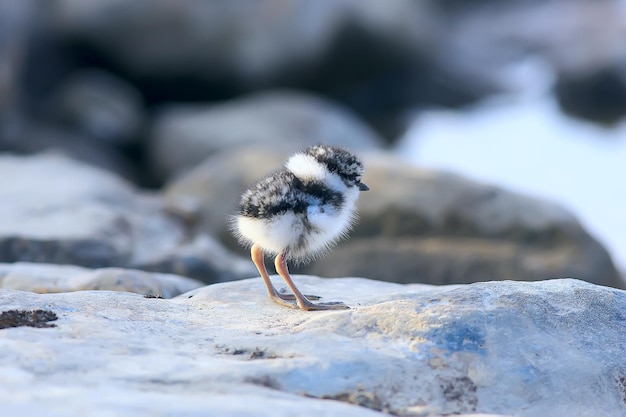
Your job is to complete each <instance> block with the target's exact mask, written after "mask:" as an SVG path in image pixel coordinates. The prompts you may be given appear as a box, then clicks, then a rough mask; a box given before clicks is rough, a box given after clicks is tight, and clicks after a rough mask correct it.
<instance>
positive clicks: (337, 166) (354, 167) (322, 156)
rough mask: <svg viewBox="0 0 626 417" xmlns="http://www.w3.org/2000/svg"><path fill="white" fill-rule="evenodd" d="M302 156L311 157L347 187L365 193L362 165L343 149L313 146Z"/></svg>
mask: <svg viewBox="0 0 626 417" xmlns="http://www.w3.org/2000/svg"><path fill="white" fill-rule="evenodd" d="M304 155H307V156H310V157H313V158H314V159H315V161H317V162H319V163H320V164H322V165H323V166H324V167H325V168H326V169H327V170H328V171H329V172H331V173H334V174H337V175H338V176H339V177H340V178H341V180H342V181H343V182H344V183H345V184H346V185H347V186H348V187H358V188H359V190H361V191H367V190H368V189H369V188H368V187H367V185H365V184H363V183H362V182H361V177H362V176H363V164H361V161H359V159H358V158H357V157H356V156H354V155H353V154H352V153H350V152H348V151H346V150H345V149H341V148H337V147H334V146H329V145H315V146H312V147H310V148H308V149H307V150H305V151H304Z"/></svg>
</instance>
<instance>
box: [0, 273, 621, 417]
mask: <svg viewBox="0 0 626 417" xmlns="http://www.w3.org/2000/svg"><path fill="white" fill-rule="evenodd" d="M295 279H296V281H297V282H298V283H299V284H300V285H301V286H302V288H303V289H304V290H305V291H306V292H308V293H311V292H313V293H317V294H319V295H322V296H323V297H324V299H328V300H335V299H341V300H343V301H345V302H346V303H347V304H348V305H350V306H351V307H353V308H352V309H351V310H346V311H335V312H303V311H298V310H290V309H286V308H284V307H281V306H278V305H275V304H273V303H271V302H270V301H269V300H268V299H267V298H266V295H265V291H264V287H263V284H262V281H261V280H260V279H254V280H247V281H238V282H232V283H225V284H217V285H213V286H209V287H204V288H200V289H197V290H194V291H192V292H189V293H186V294H182V295H181V296H179V297H176V298H174V299H171V300H161V299H146V298H144V297H142V296H140V295H136V294H128V293H120V292H108V291H86V292H77V293H62V294H44V295H39V294H33V293H28V292H20V291H11V290H0V305H1V306H2V311H3V312H6V311H11V310H13V311H15V312H20V311H25V312H29V311H37V310H41V312H40V313H39V314H40V315H42V314H48V315H49V316H50V317H53V316H52V314H55V315H56V316H57V317H58V319H57V320H54V321H51V322H49V323H50V324H53V325H54V326H55V327H50V328H32V327H11V328H5V329H2V330H0V332H1V334H2V354H1V355H0V361H1V364H2V366H1V367H0V369H1V371H0V372H1V375H2V379H3V381H4V382H5V389H3V390H1V391H0V402H2V404H3V411H4V412H6V413H8V414H10V415H36V414H41V413H43V412H44V411H45V414H46V415H51V416H66V415H76V414H77V413H78V414H84V412H85V410H97V413H98V414H100V415H109V414H111V415H112V414H115V415H127V414H129V413H135V412H136V411H137V410H141V412H139V414H138V415H142V416H143V415H146V416H147V415H155V414H156V415H174V414H176V415H179V414H185V415H188V416H200V415H206V414H207V412H210V413H211V414H215V415H228V416H230V415H232V416H235V415H238V416H239V415H250V416H275V415H285V416H287V415H303V416H314V415H315V416H319V415H322V416H324V415H328V416H330V415H348V416H357V415H359V416H361V415H362V416H368V415H371V416H375V415H379V416H382V415H384V414H382V413H381V412H380V411H382V412H387V413H393V414H396V415H405V416H407V415H408V416H439V415H443V414H446V415H449V414H462V415H463V414H465V415H468V414H471V415H481V414H480V413H494V414H501V415H510V416H512V415H514V416H516V417H540V416H541V417H543V416H565V415H567V416H600V417H608V416H612V417H613V416H625V415H626V390H625V385H626V384H625V383H624V381H625V380H626V367H625V366H624V356H625V355H626V342H625V341H626V325H625V323H626V316H625V315H624V312H625V311H626V293H625V292H624V291H620V290H616V289H611V288H606V287H601V286H595V285H592V284H588V283H584V282H581V281H576V280H552V281H545V282H535V283H522V282H512V281H505V282H486V283H477V284H472V285H467V286H456V287H432V286H426V285H417V284H413V285H406V286H403V285H398V284H391V283H383V282H376V281H368V280H364V279H358V278H345V279H334V280H324V279H318V278H315V277H305V276H297V277H295ZM46 311H48V312H50V313H45V312H46ZM24 314H26V313H24ZM94 386H97V387H98V389H97V390H94ZM331 400H334V401H331ZM342 402H344V403H352V404H353V405H347V404H342ZM358 406H360V407H358ZM377 410H380V411H378V412H377Z"/></svg>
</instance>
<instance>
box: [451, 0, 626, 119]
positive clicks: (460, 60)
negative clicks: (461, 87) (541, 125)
mask: <svg viewBox="0 0 626 417" xmlns="http://www.w3.org/2000/svg"><path fill="white" fill-rule="evenodd" d="M439 6H440V7H441V9H442V13H444V14H445V15H446V17H447V19H448V20H447V24H448V25H449V26H448V28H452V27H454V30H444V31H441V32H439V33H440V35H441V36H440V38H439V48H440V51H441V52H440V60H441V64H440V65H441V66H442V67H443V68H451V67H454V68H455V69H454V70H453V71H454V72H455V73H465V74H467V76H468V77H469V78H470V79H472V82H481V80H482V82H483V83H487V84H492V85H493V84H495V85H500V86H501V88H504V89H511V88H512V89H518V88H521V89H534V90H536V88H537V77H536V76H533V77H530V78H528V77H526V76H525V75H524V71H521V72H520V68H521V66H520V64H521V63H523V62H524V61H528V60H529V58H532V59H537V58H538V59H539V61H541V62H542V63H546V64H547V66H548V68H549V72H550V77H551V78H556V79H557V83H556V89H555V90H556V94H557V96H558V98H559V101H560V103H561V106H562V108H563V109H564V110H565V111H567V112H569V113H570V114H573V115H575V116H578V117H585V118H589V119H592V120H596V121H602V122H614V121H616V120H618V119H619V118H621V117H624V116H625V115H626V92H625V90H626V81H625V77H624V75H623V74H624V68H625V67H626V55H625V54H624V48H623V43H624V42H623V40H624V32H625V30H626V18H625V15H624V13H623V4H622V3H621V2H620V1H599V2H598V1H595V2H594V1H586V0H554V1H550V2H546V1H542V0H533V1H526V2H494V1H491V0H487V1H479V2H472V4H471V5H469V6H468V3H467V2H462V1H461V2H459V1H456V0H452V1H444V2H439ZM564 16H567V18H563V17H564Z"/></svg>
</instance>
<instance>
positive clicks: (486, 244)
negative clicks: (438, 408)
mask: <svg viewBox="0 0 626 417" xmlns="http://www.w3.org/2000/svg"><path fill="white" fill-rule="evenodd" d="M364 164H365V167H366V173H365V177H364V181H365V183H366V184H368V186H369V187H370V191H369V192H367V193H364V194H363V195H362V196H361V198H360V199H359V204H358V207H359V213H360V220H359V222H358V223H357V224H356V226H355V229H354V231H353V232H352V233H351V236H352V237H351V239H350V240H349V241H348V242H345V243H343V244H341V245H340V246H339V247H338V248H336V249H335V250H333V251H332V252H331V254H330V255H329V257H328V258H325V259H322V260H321V261H319V262H316V263H314V264H311V265H310V266H308V267H307V268H306V269H305V270H306V271H307V272H308V273H315V274H319V275H323V276H342V275H346V274H349V275H360V276H364V277H368V278H375V279H382V280H387V281H393V282H410V280H411V279H415V278H418V279H420V282H424V283H429V284H449V283H468V282H474V281H476V280H478V279H481V277H482V279H488V280H495V279H501V278H502V277H506V279H517V280H541V279H546V278H561V277H576V278H580V279H584V280H588V281H591V282H595V283H597V284H602V285H609V286H614V287H622V286H623V282H622V280H621V279H620V275H619V272H618V271H617V269H616V267H615V265H614V264H613V262H612V260H611V257H610V255H609V253H608V252H607V251H606V249H605V248H604V247H603V246H602V245H600V243H598V242H597V241H596V240H595V239H594V238H593V236H591V235H590V234H589V233H588V232H587V231H586V230H585V229H584V228H583V227H582V225H581V224H580V222H579V221H578V220H577V219H576V218H575V216H574V215H573V214H572V213H570V212H569V211H567V210H566V209H565V208H563V207H561V206H559V205H558V204H556V203H552V202H550V201H546V200H541V199H537V198H533V197H529V196H526V195H522V194H517V193H514V192H511V191H507V190H504V189H502V188H499V187H495V186H491V185H488V184H481V183H477V182H474V181H471V180H468V179H465V178H463V177H460V176H458V175H454V174H450V173H445V172H437V171H432V170H427V169H419V168H416V167H413V166H411V165H409V164H407V163H403V162H401V161H399V160H398V159H396V158H390V157H384V156H380V155H370V156H368V157H366V158H364Z"/></svg>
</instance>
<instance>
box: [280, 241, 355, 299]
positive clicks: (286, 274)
mask: <svg viewBox="0 0 626 417" xmlns="http://www.w3.org/2000/svg"><path fill="white" fill-rule="evenodd" d="M274 265H275V266H276V272H278V274H279V275H280V276H281V277H282V278H283V280H284V281H285V283H286V284H287V286H288V287H289V289H290V290H291V291H292V292H293V295H294V296H295V299H296V303H297V304H298V307H299V308H300V309H302V310H346V309H349V308H350V307H348V306H347V305H345V304H343V303H341V302H337V303H319V304H313V303H312V302H311V301H309V300H308V299H307V298H306V296H304V294H302V293H301V292H300V290H299V289H298V287H296V284H294V282H293V280H292V279H291V275H289V269H288V268H287V261H286V259H285V252H281V253H279V254H278V256H277V257H276V261H275V262H274Z"/></svg>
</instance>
